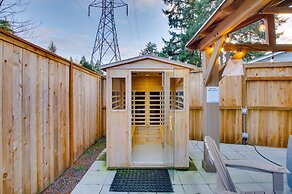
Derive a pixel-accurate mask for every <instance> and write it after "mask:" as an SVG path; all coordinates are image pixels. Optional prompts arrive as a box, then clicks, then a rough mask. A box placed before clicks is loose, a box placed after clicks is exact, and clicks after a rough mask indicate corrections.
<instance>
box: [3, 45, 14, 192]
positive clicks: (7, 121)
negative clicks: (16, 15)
mask: <svg viewBox="0 0 292 194" xmlns="http://www.w3.org/2000/svg"><path fill="white" fill-rule="evenodd" d="M3 59H4V63H3V83H5V84H3V87H2V90H3V93H2V95H3V107H2V108H3V112H2V115H3V136H2V140H3V145H2V147H3V156H5V157H3V170H4V171H3V193H13V191H14V190H13V188H14V183H13V165H12V164H13V163H14V162H13V155H14V154H13V152H12V150H13V145H12V144H13V136H14V134H13V128H12V116H13V115H12V109H13V104H12V103H13V102H12V97H13V91H12V90H13V84H14V79H11V77H12V71H13V70H12V68H13V67H12V66H13V64H12V60H13V45H11V44H8V43H6V42H4V43H3ZM4 102H5V103H4Z"/></svg>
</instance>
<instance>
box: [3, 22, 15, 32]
mask: <svg viewBox="0 0 292 194" xmlns="http://www.w3.org/2000/svg"><path fill="white" fill-rule="evenodd" d="M0 28H1V29H3V30H5V31H7V32H10V33H13V31H12V28H11V25H10V24H9V21H7V20H0Z"/></svg>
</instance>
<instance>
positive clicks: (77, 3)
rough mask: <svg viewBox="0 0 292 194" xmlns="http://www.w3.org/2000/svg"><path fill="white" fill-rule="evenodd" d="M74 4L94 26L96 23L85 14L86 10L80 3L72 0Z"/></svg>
mask: <svg viewBox="0 0 292 194" xmlns="http://www.w3.org/2000/svg"><path fill="white" fill-rule="evenodd" d="M73 1H74V2H75V3H76V5H77V6H78V7H79V8H80V9H81V11H82V12H83V13H84V14H85V15H86V16H87V17H88V18H89V19H90V21H91V22H92V24H93V25H94V26H96V25H97V24H96V23H95V22H94V21H93V20H92V18H91V17H90V16H89V15H88V14H87V11H86V10H85V9H84V8H83V7H82V6H81V5H80V3H79V2H78V1H77V0H73Z"/></svg>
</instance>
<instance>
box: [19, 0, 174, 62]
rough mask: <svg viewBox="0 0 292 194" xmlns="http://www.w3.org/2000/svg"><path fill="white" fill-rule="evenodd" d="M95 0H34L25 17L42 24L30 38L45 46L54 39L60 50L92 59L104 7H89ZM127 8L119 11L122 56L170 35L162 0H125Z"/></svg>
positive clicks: (69, 54) (116, 17) (74, 55)
mask: <svg viewBox="0 0 292 194" xmlns="http://www.w3.org/2000/svg"><path fill="white" fill-rule="evenodd" d="M91 2H92V0H31V3H30V4H29V6H28V8H27V10H26V11H25V13H23V17H27V18H33V19H34V20H35V21H36V22H40V23H41V25H40V26H39V27H38V28H37V29H35V30H34V34H33V37H32V38H29V39H28V40H29V41H30V42H33V43H35V44H37V45H39V46H41V47H43V48H47V47H48V45H49V43H50V41H53V42H54V43H55V44H56V46H57V54H59V55H61V56H63V57H66V58H69V57H72V58H73V59H74V60H77V61H79V60H80V58H81V57H82V56H83V55H85V57H86V58H87V59H88V60H89V59H90V56H91V52H92V48H93V44H94V39H95V35H96V31H97V25H98V22H99V17H100V14H101V10H100V9H99V8H92V9H91V17H90V18H89V17H88V16H87V8H88V5H89V4H90V3H91ZM125 2H126V3H128V4H129V15H128V16H126V9H125V8H119V9H116V11H115V21H116V28H117V32H118V42H119V46H120V52H121V57H122V58H123V59H126V58H129V57H134V56H137V55H138V54H139V51H140V50H141V49H143V48H145V45H146V44H147V42H149V41H151V42H154V43H156V44H157V45H158V48H159V49H160V48H161V47H162V45H163V42H162V37H163V38H168V37H169V35H168V30H169V27H168V21H167V18H166V17H165V16H164V15H163V13H162V9H164V8H165V6H164V4H163V1H162V0H125Z"/></svg>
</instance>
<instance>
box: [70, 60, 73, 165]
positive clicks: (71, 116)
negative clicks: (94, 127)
mask: <svg viewBox="0 0 292 194" xmlns="http://www.w3.org/2000/svg"><path fill="white" fill-rule="evenodd" d="M73 70H74V69H73V63H72V62H70V70H69V140H70V144H69V145H70V146H69V147H70V166H71V165H72V164H73V162H74V112H73V111H74V109H73V106H74V103H73V95H74V93H73V84H74V82H73V80H74V79H73V76H74V74H73Z"/></svg>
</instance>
